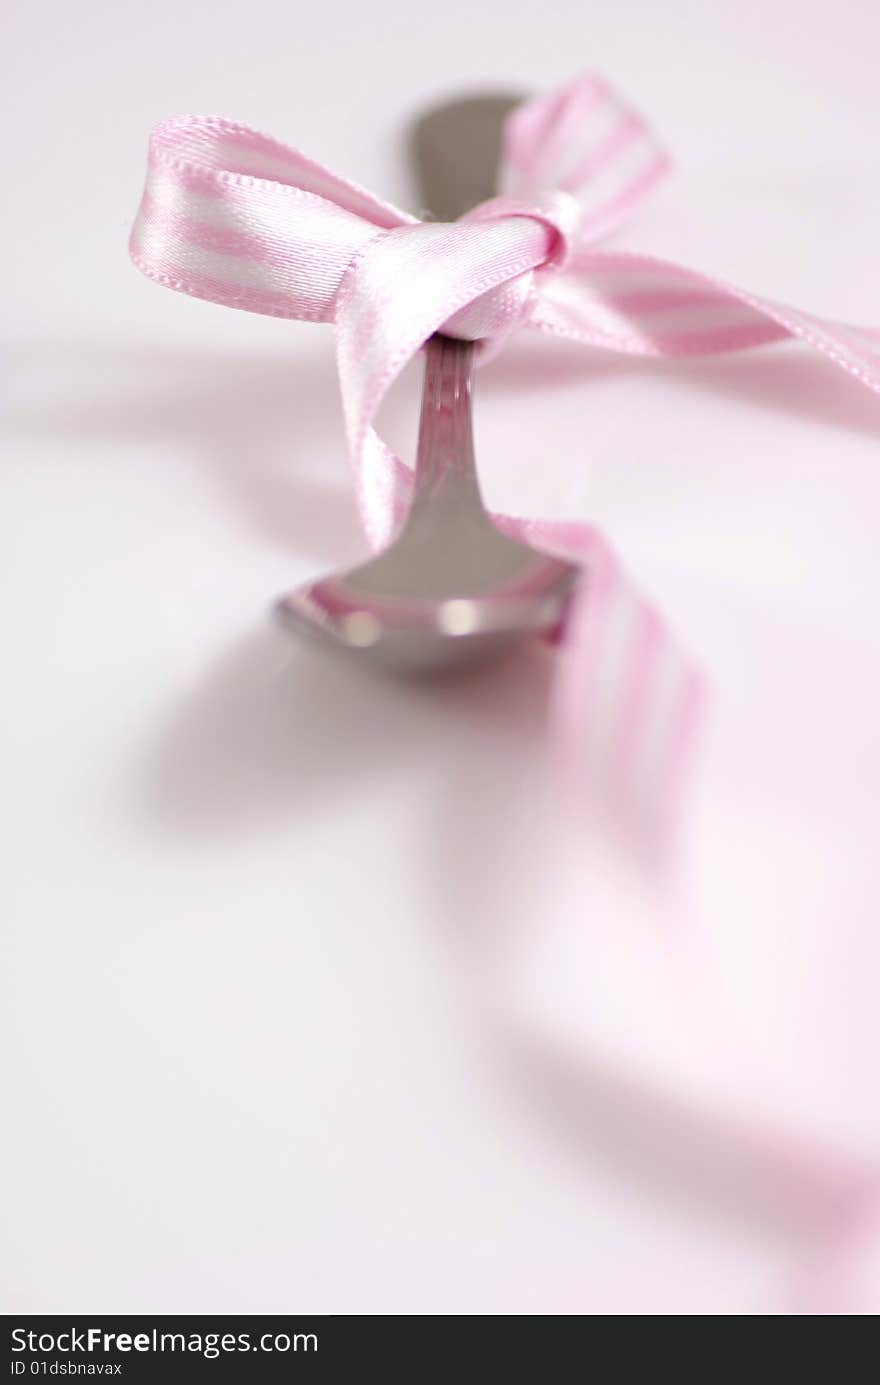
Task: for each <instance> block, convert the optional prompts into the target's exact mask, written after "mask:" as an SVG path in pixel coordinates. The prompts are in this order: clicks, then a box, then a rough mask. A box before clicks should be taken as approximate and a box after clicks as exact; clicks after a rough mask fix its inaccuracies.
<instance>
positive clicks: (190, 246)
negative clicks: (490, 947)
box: [131, 76, 880, 1311]
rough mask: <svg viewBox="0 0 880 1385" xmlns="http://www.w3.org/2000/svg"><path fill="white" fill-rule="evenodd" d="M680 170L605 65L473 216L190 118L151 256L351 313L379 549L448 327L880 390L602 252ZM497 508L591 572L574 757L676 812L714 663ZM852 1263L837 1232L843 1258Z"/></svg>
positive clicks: (622, 805)
mask: <svg viewBox="0 0 880 1385" xmlns="http://www.w3.org/2000/svg"><path fill="white" fill-rule="evenodd" d="M668 167H669V163H668V159H667V157H666V155H665V153H664V152H663V150H662V148H661V147H660V145H659V144H658V143H657V141H656V139H655V137H654V136H653V134H652V132H651V131H650V129H649V128H648V126H647V125H646V123H645V121H644V120H643V119H642V117H641V116H640V115H639V114H638V113H637V112H636V111H634V110H633V109H632V108H631V107H630V106H629V105H628V104H627V103H625V102H624V101H623V100H622V99H621V98H620V97H619V96H618V95H617V94H616V93H615V92H614V91H613V90H612V89H611V88H610V87H609V86H608V85H607V84H606V83H605V82H604V81H602V80H601V79H600V78H598V77H596V76H584V77H580V78H578V79H577V80H575V81H574V82H572V83H570V84H569V85H567V86H564V87H562V88H560V89H559V90H557V91H554V92H551V93H550V94H548V95H546V96H542V97H540V98H538V99H536V100H533V101H530V102H529V103H527V104H526V105H523V106H521V107H520V108H519V109H518V110H516V111H515V112H514V113H513V115H512V116H511V117H510V118H509V119H508V122H507V126H506V130H505V139H504V148H503V158H502V165H501V188H502V193H501V195H500V196H498V197H496V198H494V199H492V200H491V201H488V202H485V203H483V204H481V205H480V206H478V207H475V208H474V209H473V210H472V211H470V212H468V213H467V214H466V215H465V216H463V217H461V218H460V219H459V220H458V221H457V222H455V223H443V224H437V223H425V222H422V221H419V220H418V219H417V218H415V217H413V216H410V215H408V214H407V213H406V212H402V211H400V210H398V209H397V208H396V207H393V206H391V205H390V204H389V203H387V202H383V201H381V200H380V199H379V198H377V197H374V196H373V194H372V193H370V192H367V191H366V190H365V189H364V188H361V187H359V186H357V185H356V184H354V183H351V182H348V181H347V180H345V179H343V178H340V177H338V176H337V175H336V174H334V173H332V172H330V170H328V169H326V168H323V167H322V166H321V165H320V164H318V163H315V162H314V161H313V160H311V159H309V158H307V157H306V156H305V155H304V154H301V153H299V152H298V151H297V150H295V149H292V148H290V147H288V146H287V145H285V144H282V143H279V142H278V141H277V140H274V139H271V138H270V137H268V136H266V135H262V134H259V133H257V132H256V131H254V130H250V129H248V128H247V127H245V126H242V125H236V124H232V123H230V122H229V121H226V120H220V119H214V118H197V117H183V118H180V119H176V120H170V121H167V122H165V123H163V124H160V125H158V126H157V127H156V128H155V130H154V131H153V134H152V138H151V141H150V152H149V172H148V177H147V182H146V188H145V191H144V195H143V200H142V202H141V206H140V210H139V213H138V216H137V220H136V222H135V225H134V229H133V231H132V236H131V254H132V258H133V259H134V261H135V263H136V264H137V265H138V267H139V268H140V269H141V270H142V271H143V272H144V273H145V274H146V275H148V276H149V277H150V278H151V279H155V280H157V281H158V282H160V283H162V284H166V285H167V286H169V287H171V288H174V289H178V290H180V291H182V292H184V293H188V294H191V295H194V296H195V297H198V298H207V299H210V300H212V301H213V302H216V303H225V304H227V305H229V306H231V307H235V308H244V309H247V310H249V311H251V312H259V313H268V314H271V315H273V316H276V317H289V318H297V319H301V320H308V321H313V322H333V323H334V324H335V328H336V342H337V358H338V367H339V379H340V385H341V392H342V400H343V405H344V411H345V419H346V426H347V433H348V439H349V445H350V449H351V453H352V456H353V459H354V463H355V472H356V478H357V492H358V501H359V508H360V512H361V516H362V519H363V523H364V525H365V528H366V531H367V533H368V536H369V538H370V540H371V542H372V544H373V545H374V546H375V547H381V546H383V545H384V544H385V543H387V542H388V541H389V539H390V538H391V537H392V535H393V534H394V532H395V529H396V527H397V525H398V524H399V522H400V520H401V519H402V517H403V515H404V513H405V510H406V506H407V502H408V498H409V495H410V492H411V483H412V475H411V472H410V470H409V469H408V468H407V467H406V466H405V465H404V464H403V463H402V462H401V461H400V460H399V459H398V458H397V457H395V456H394V455H393V453H392V452H391V451H390V450H389V449H388V447H386V446H385V444H384V443H383V442H382V440H381V439H380V438H379V437H378V435H377V434H376V432H375V431H374V429H373V420H374V418H375V416H376V413H377V410H378V408H379V406H380V404H381V401H382V399H383V397H384V395H385V394H386V392H387V390H388V389H389V387H390V385H391V384H392V382H393V381H394V379H395V378H396V377H397V375H398V374H399V373H400V371H401V370H402V369H403V367H404V366H405V365H406V363H407V362H408V361H409V360H410V359H411V358H412V356H413V355H414V354H415V353H416V352H417V351H418V350H419V348H420V347H421V346H422V344H423V343H424V342H425V341H426V339H427V338H428V337H429V336H430V335H431V334H432V333H433V332H436V331H437V330H439V329H442V330H443V331H444V332H446V333H448V334H450V335H452V336H459V337H463V338H466V339H470V340H478V341H480V342H481V343H483V344H484V348H485V347H489V348H490V349H493V350H494V349H498V348H500V347H501V346H502V345H503V343H504V341H505V339H506V338H507V337H508V336H509V335H510V334H511V333H512V332H513V331H515V330H518V329H519V328H521V327H522V328H529V329H531V330H535V331H539V332H546V333H551V334H553V335H555V336H559V337H564V338H568V339H569V340H571V341H573V342H580V343H583V344H586V345H588V346H590V347H593V348H596V347H598V348H604V349H607V350H609V351H616V352H625V353H629V354H633V355H638V356H659V357H680V356H699V355H706V354H710V353H716V352H723V351H735V350H737V351H738V350H743V349H746V348H750V347H755V346H759V345H764V344H766V343H770V342H777V341H781V340H783V339H785V338H790V337H794V338H799V339H800V340H801V341H803V342H805V343H807V344H808V345H810V346H812V347H813V348H815V349H816V350H817V351H820V352H822V353H824V354H825V355H826V356H828V357H829V358H830V359H831V360H832V361H834V362H835V364H837V365H838V366H840V367H842V368H843V369H844V370H846V371H848V372H849V373H850V374H851V375H853V376H854V377H855V378H856V379H857V380H859V381H861V382H862V384H864V385H867V386H868V387H869V388H871V389H874V390H877V391H880V331H878V330H877V329H873V328H868V327H859V326H853V325H846V324H843V323H837V322H828V321H825V320H823V319H820V318H818V317H815V316H813V315H812V314H809V313H805V312H802V311H800V310H798V309H795V308H790V307H786V306H784V305H782V304H780V303H776V302H774V301H771V300H770V299H766V298H758V297H757V296H755V295H753V294H749V293H746V292H743V291H742V290H740V289H737V288H733V287H731V286H730V285H727V284H724V283H721V282H719V281H718V280H716V279H713V278H710V277H709V276H707V275H705V274H702V273H700V272H699V271H697V270H693V269H690V268H687V267H685V266H682V265H678V264H675V263H672V262H670V261H668V260H663V259H659V258H657V257H655V256H651V255H645V254H641V253H632V252H628V251H619V250H609V249H604V248H599V242H600V241H602V240H603V239H604V238H605V237H606V236H607V235H608V234H609V233H610V232H612V231H613V230H614V229H615V228H616V227H617V226H618V225H619V224H620V223H621V221H622V220H623V219H624V218H625V217H626V216H627V215H628V214H629V213H630V212H631V211H633V210H635V208H636V207H637V206H638V205H639V203H640V202H641V200H642V199H643V198H644V197H645V196H646V195H647V194H648V193H649V192H650V191H651V189H652V188H653V187H654V186H655V184H657V183H658V182H659V181H660V179H662V178H663V177H664V175H665V174H666V172H667V170H668ZM496 520H497V522H498V523H499V525H500V526H501V527H503V528H505V529H507V530H508V532H511V533H513V534H516V535H519V536H521V537H524V538H526V539H528V540H529V541H531V542H534V543H536V544H538V545H539V546H542V547H544V548H546V549H548V550H550V551H553V552H556V553H557V554H559V555H560V556H563V557H574V558H576V559H578V560H580V561H581V562H583V564H584V567H585V572H586V577H587V580H586V581H584V582H583V583H582V584H581V585H580V588H579V590H578V593H577V594H576V597H575V600H574V601H573V604H572V609H571V612H570V615H569V617H568V618H567V620H566V625H565V629H564V630H563V632H562V633H561V643H562V646H563V648H562V658H561V661H560V663H561V666H560V671H559V676H558V699H557V704H556V705H557V712H558V719H559V725H560V728H561V731H562V733H563V735H564V737H565V744H566V746H567V750H568V760H569V762H570V763H571V764H573V765H574V767H575V769H576V771H577V773H578V776H579V777H580V778H581V779H583V778H584V777H585V778H586V780H588V781H589V782H590V784H591V785H592V788H593V790H594V792H595V791H596V790H597V789H598V791H599V794H600V797H602V796H605V797H606V798H609V797H610V799H611V800H613V806H614V807H615V808H616V810H617V812H616V816H617V817H618V820H622V821H624V822H625V823H627V824H628V825H630V826H632V825H633V824H634V823H641V824H648V825H649V826H650V825H653V826H656V825H658V824H662V822H663V819H664V816H666V814H665V810H666V809H667V808H668V807H669V793H670V790H671V788H673V787H674V786H675V784H676V782H677V780H678V774H677V770H678V768H680V765H681V762H682V753H683V750H684V748H685V746H686V743H687V740H688V732H689V729H690V728H691V727H692V726H693V724H694V719H695V711H696V708H697V706H698V702H699V687H700V683H699V678H698V676H697V674H696V672H695V671H694V670H693V669H692V668H691V667H690V665H689V664H688V662H687V661H686V660H685V659H684V658H683V657H682V656H681V655H680V654H679V653H678V652H677V650H676V648H675V645H674V642H673V641H672V639H671V637H670V636H669V635H668V634H667V633H666V631H665V628H664V626H663V623H662V622H661V620H660V618H659V616H658V614H657V613H656V611H655V610H654V609H653V607H652V606H651V604H650V602H648V601H647V600H645V599H644V598H643V597H642V596H641V595H640V594H639V593H638V592H637V591H636V590H635V589H634V587H633V586H632V585H631V583H630V582H629V581H628V580H627V579H626V577H625V575H624V573H623V571H622V569H621V567H620V564H619V563H618V562H617V560H616V558H615V557H614V555H613V553H612V552H611V550H610V548H609V546H608V545H607V543H606V542H605V541H604V539H603V538H602V536H601V535H600V534H599V533H597V532H596V531H595V530H593V529H591V528H589V527H587V526H584V525H580V524H574V523H565V522H558V521H535V520H524V519H518V518H514V517H511V516H496ZM766 1142H767V1141H765V1143H766ZM769 1143H770V1144H771V1145H772V1144H773V1143H774V1139H773V1138H772V1137H771V1138H770V1139H769ZM776 1143H777V1144H778V1143H780V1142H779V1141H776ZM789 1154H790V1155H791V1156H792V1157H793V1160H794V1165H795V1166H800V1168H801V1174H802V1176H803V1177H805V1178H806V1177H807V1175H806V1173H805V1172H804V1171H805V1170H807V1169H808V1167H809V1166H810V1164H811V1162H812V1163H815V1162H816V1160H817V1159H818V1162H820V1163H827V1164H828V1165H829V1167H830V1169H831V1170H836V1171H837V1172H838V1173H839V1175H840V1179H841V1180H842V1183H843V1186H844V1187H850V1188H852V1189H853V1190H854V1191H853V1208H852V1209H851V1213H850V1214H849V1215H848V1217H847V1218H843V1219H842V1222H843V1224H844V1229H843V1230H842V1231H841V1234H840V1240H841V1241H842V1242H843V1243H845V1244H848V1243H849V1242H850V1241H851V1240H852V1239H853V1238H854V1237H855V1233H856V1231H858V1232H859V1234H864V1233H865V1231H866V1227H867V1225H868V1223H869V1222H870V1220H871V1216H872V1215H875V1213H869V1212H868V1211H867V1210H866V1207H867V1205H870V1206H872V1207H876V1206H877V1205H880V1199H878V1196H877V1189H878V1188H880V1180H878V1178H877V1176H876V1172H875V1171H874V1170H871V1171H870V1172H869V1174H868V1176H867V1179H866V1181H865V1180H863V1179H862V1177H861V1175H859V1176H856V1174H855V1173H854V1172H853V1170H852V1169H851V1167H850V1166H849V1164H847V1163H846V1162H845V1161H844V1162H841V1160H840V1158H839V1156H837V1155H835V1154H833V1153H831V1154H827V1155H823V1154H821V1153H820V1154H819V1155H816V1154H815V1152H814V1151H811V1150H810V1149H809V1148H805V1147H802V1146H801V1142H799V1141H798V1140H795V1142H794V1148H793V1150H792V1149H789ZM784 1162H785V1160H783V1163H784ZM807 1181H809V1179H807ZM865 1182H866V1186H865ZM856 1209H858V1210H856ZM853 1224H854V1226H855V1230H853V1229H852V1228H853ZM841 1253H842V1251H841V1247H840V1246H839V1245H837V1244H836V1243H835V1242H834V1238H833V1237H832V1244H831V1247H830V1252H829V1261H830V1263H831V1264H837V1263H839V1260H840V1255H841ZM825 1269H826V1273H827V1272H828V1269H829V1267H828V1266H827V1265H826V1267H825ZM813 1290H815V1284H814V1285H813ZM818 1297H819V1298H823V1297H824V1299H825V1300H826V1301H827V1298H828V1294H824V1295H823V1294H822V1292H821V1291H819V1293H818ZM818 1311H822V1309H821V1308H819V1310H818ZM832 1311H833V1310H832Z"/></svg>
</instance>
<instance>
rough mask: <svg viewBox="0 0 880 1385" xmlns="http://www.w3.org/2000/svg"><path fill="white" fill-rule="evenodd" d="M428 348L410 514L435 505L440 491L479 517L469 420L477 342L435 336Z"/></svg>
mask: <svg viewBox="0 0 880 1385" xmlns="http://www.w3.org/2000/svg"><path fill="white" fill-rule="evenodd" d="M425 350H426V353H427V361H426V364H425V383H424V389H423V393H422V413H421V419H420V422H419V443H418V450H417V453H416V472H415V491H414V494H413V501H412V509H411V514H412V513H414V512H415V511H417V510H418V511H421V510H422V509H424V508H425V507H426V506H427V505H428V504H431V503H432V502H434V501H435V500H436V498H437V496H438V495H439V493H440V492H441V491H442V493H443V499H444V502H445V503H446V504H447V505H448V504H450V503H452V504H454V505H455V506H456V508H457V507H459V506H461V507H462V508H466V509H469V510H472V511H474V512H476V513H481V512H483V502H482V498H481V496H480V487H479V483H478V481H477V469H476V463H475V461H474V437H473V425H472V421H471V376H472V374H473V362H474V343H473V342H470V341H457V340H455V339H454V338H452V337H444V336H441V335H440V333H436V334H435V335H434V336H433V337H431V338H430V340H429V341H428V343H427V346H426V348H425Z"/></svg>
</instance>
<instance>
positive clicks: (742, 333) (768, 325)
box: [529, 250, 880, 392]
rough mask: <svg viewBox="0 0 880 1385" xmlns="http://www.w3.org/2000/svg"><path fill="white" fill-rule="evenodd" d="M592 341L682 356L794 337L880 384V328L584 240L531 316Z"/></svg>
mask: <svg viewBox="0 0 880 1385" xmlns="http://www.w3.org/2000/svg"><path fill="white" fill-rule="evenodd" d="M529 326H531V327H534V328H536V329H537V330H539V331H544V332H550V333H553V334H555V335H557V336H561V337H566V338H568V339H569V340H571V341H576V342H579V343H581V344H583V345H587V346H597V347H601V348H604V349H607V350H611V351H617V352H622V353H625V354H628V355H636V356H654V357H665V358H670V359H675V358H678V357H688V356H707V355H715V354H718V353H720V352H726V351H741V350H747V349H749V348H752V347H756V346H764V345H767V344H769V343H771V342H778V341H784V340H786V339H788V338H793V339H795V340H799V341H802V342H804V343H805V344H806V345H808V346H810V347H812V348H813V349H814V350H816V351H819V352H821V353H822V354H823V355H824V356H826V357H828V358H829V359H830V360H832V361H833V362H834V363H835V364H836V365H838V366H839V367H841V369H843V370H846V371H848V373H849V374H850V375H852V376H853V377H854V378H855V379H857V380H859V381H860V383H861V384H863V385H866V386H867V387H868V388H869V389H872V390H875V391H878V392H880V333H878V331H877V330H876V329H874V328H871V327H864V326H856V325H852V324H848V323H842V322H830V321H827V320H825V319H823V318H820V317H816V316H814V315H813V314H811V313H806V312H803V311H801V310H800V309H797V308H791V307H788V306H786V305H785V304H781V303H776V302H774V301H772V300H771V299H768V298H760V297H757V296H756V295H754V294H750V293H747V292H746V291H745V290H743V289H739V288H735V287H733V286H732V285H730V284H726V283H723V282H722V281H721V280H718V279H714V278H712V277H711V276H710V275H707V274H703V273H701V272H700V271H699V270H695V269H688V268H687V267H686V266H684V265H679V264H676V263H674V262H673V261H670V260H663V259H658V258H657V257H655V256H652V255H643V254H637V253H634V252H630V251H599V250H581V251H579V252H577V254H575V255H574V256H573V257H572V259H571V261H570V266H569V268H568V270H567V272H566V273H564V274H557V275H550V274H547V275H544V276H543V277H542V281H541V288H540V292H539V294H538V296H537V300H536V302H535V306H534V309H533V312H532V315H531V318H530V320H529Z"/></svg>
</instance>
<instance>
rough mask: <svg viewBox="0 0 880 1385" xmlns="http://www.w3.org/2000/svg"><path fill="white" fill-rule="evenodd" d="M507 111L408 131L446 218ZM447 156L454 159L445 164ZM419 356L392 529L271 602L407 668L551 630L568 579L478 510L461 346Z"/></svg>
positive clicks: (482, 104) (437, 115)
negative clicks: (346, 562)
mask: <svg viewBox="0 0 880 1385" xmlns="http://www.w3.org/2000/svg"><path fill="white" fill-rule="evenodd" d="M511 104H512V103H511V101H510V100H509V99H507V98H505V99H499V98H485V99H484V98H478V99H476V100H471V101H465V102H455V103H452V104H451V105H449V106H446V107H441V108H439V109H438V110H436V111H434V112H432V113H431V114H430V115H429V116H428V117H426V118H424V119H423V120H422V121H421V122H420V123H419V125H418V126H417V127H416V132H415V134H416V145H417V152H418V155H419V159H420V163H421V169H422V177H423V183H424V185H425V186H426V188H427V187H428V186H429V184H430V190H431V193H432V197H431V205H432V207H433V208H434V210H435V212H437V211H438V210H439V209H440V208H442V209H443V215H444V218H445V219H446V220H452V219H454V217H455V216H456V215H458V213H459V212H460V210H461V202H460V194H461V189H462V186H463V184H464V183H465V182H468V190H467V196H468V198H469V200H470V201H471V202H473V201H478V200H479V191H477V190H475V189H476V181H477V180H478V179H481V180H482V184H481V185H482V186H483V187H485V186H486V180H487V175H491V174H492V173H493V172H494V168H493V157H492V152H491V149H490V143H491V141H493V140H495V141H497V136H498V131H499V130H500V126H501V121H502V119H503V116H504V115H505V114H506V112H507V111H508V110H509V109H510V106H511ZM450 136H451V137H450ZM465 136H469V138H467V139H466V138H464V137H465ZM452 149H455V151H456V155H460V157H450V151H451V150H452ZM463 151H466V155H467V157H469V160H470V162H469V163H468V164H465V157H466V155H465V153H464V152H463ZM475 159H476V163H475ZM463 167H465V168H467V169H468V170H469V172H470V175H471V176H470V178H469V180H468V179H466V178H463V176H462V173H463ZM456 183H457V184H458V188H456ZM486 195H490V194H489V193H487V194H486ZM426 353H427V361H426V365H425V383H424V392H423V396H422V412H421V421H420V425H419V441H418V450H417V456H416V468H415V485H414V493H413V500H412V504H411V506H410V511H409V514H408V516H407V519H406V522H405V524H404V526H403V529H402V531H401V532H400V534H399V535H398V537H397V538H396V539H395V540H394V542H393V543H392V544H391V545H390V547H389V548H387V549H386V550H385V551H384V552H383V553H381V554H380V555H379V556H378V557H377V558H374V559H372V560H371V561H370V562H367V563H364V564H363V565H362V566H360V567H357V568H354V569H353V570H351V571H349V572H345V573H341V574H337V575H335V576H332V577H325V578H322V579H321V580H319V581H317V582H314V583H312V584H311V585H309V586H307V587H301V588H298V589H297V590H295V591H293V592H291V593H290V594H289V595H288V596H285V597H284V598H282V600H281V601H280V602H279V603H278V607H277V610H278V615H279V617H280V619H281V620H282V622H283V624H284V625H285V627H286V628H287V629H289V630H290V631H291V632H293V633H294V634H297V635H301V634H302V635H307V636H317V637H318V638H319V639H322V640H324V641H325V642H328V643H330V644H332V645H335V646H336V647H337V648H340V649H346V650H352V651H356V652H357V654H358V657H360V658H361V659H364V658H370V659H372V660H373V661H375V662H376V663H378V664H381V665H383V666H384V667H388V668H395V669H401V670H405V671H411V672H423V671H424V672H430V671H436V670H440V669H444V668H449V667H451V666H454V665H458V664H462V663H466V662H471V661H473V660H477V659H483V658H486V657H487V656H488V655H492V654H495V653H497V652H500V651H502V650H504V649H507V648H509V647H510V646H511V645H512V644H514V643H515V642H517V641H520V640H523V639H524V638H526V637H527V636H530V635H534V634H535V633H536V632H540V631H547V630H550V629H552V628H553V627H554V626H555V625H557V624H559V622H560V621H561V619H562V616H563V614H564V610H565V606H566V602H567V600H568V597H569V595H570V593H571V590H572V587H573V585H574V583H575V581H576V579H577V577H578V572H579V569H578V568H577V567H576V566H575V565H574V564H571V563H566V562H563V561H562V560H561V559H558V558H552V557H550V556H548V555H547V554H545V553H541V552H539V551H538V550H536V549H533V548H530V547H529V546H528V545H526V544H523V543H519V542H517V541H516V540H514V539H509V538H507V537H506V536H505V535H504V534H502V533H501V532H500V531H499V530H498V529H497V528H496V527H495V525H494V524H493V522H492V519H491V518H490V516H489V514H488V512H487V510H486V508H485V506H484V504H483V501H482V497H481V495H480V488H479V483H478V481H477V473H476V465H475V461H474V448H473V431H472V422H471V377H472V371H473V359H474V346H473V343H472V342H465V341H456V340H453V339H452V338H450V337H444V336H440V335H436V336H434V337H432V338H431V339H430V341H428V343H427V345H426Z"/></svg>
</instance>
